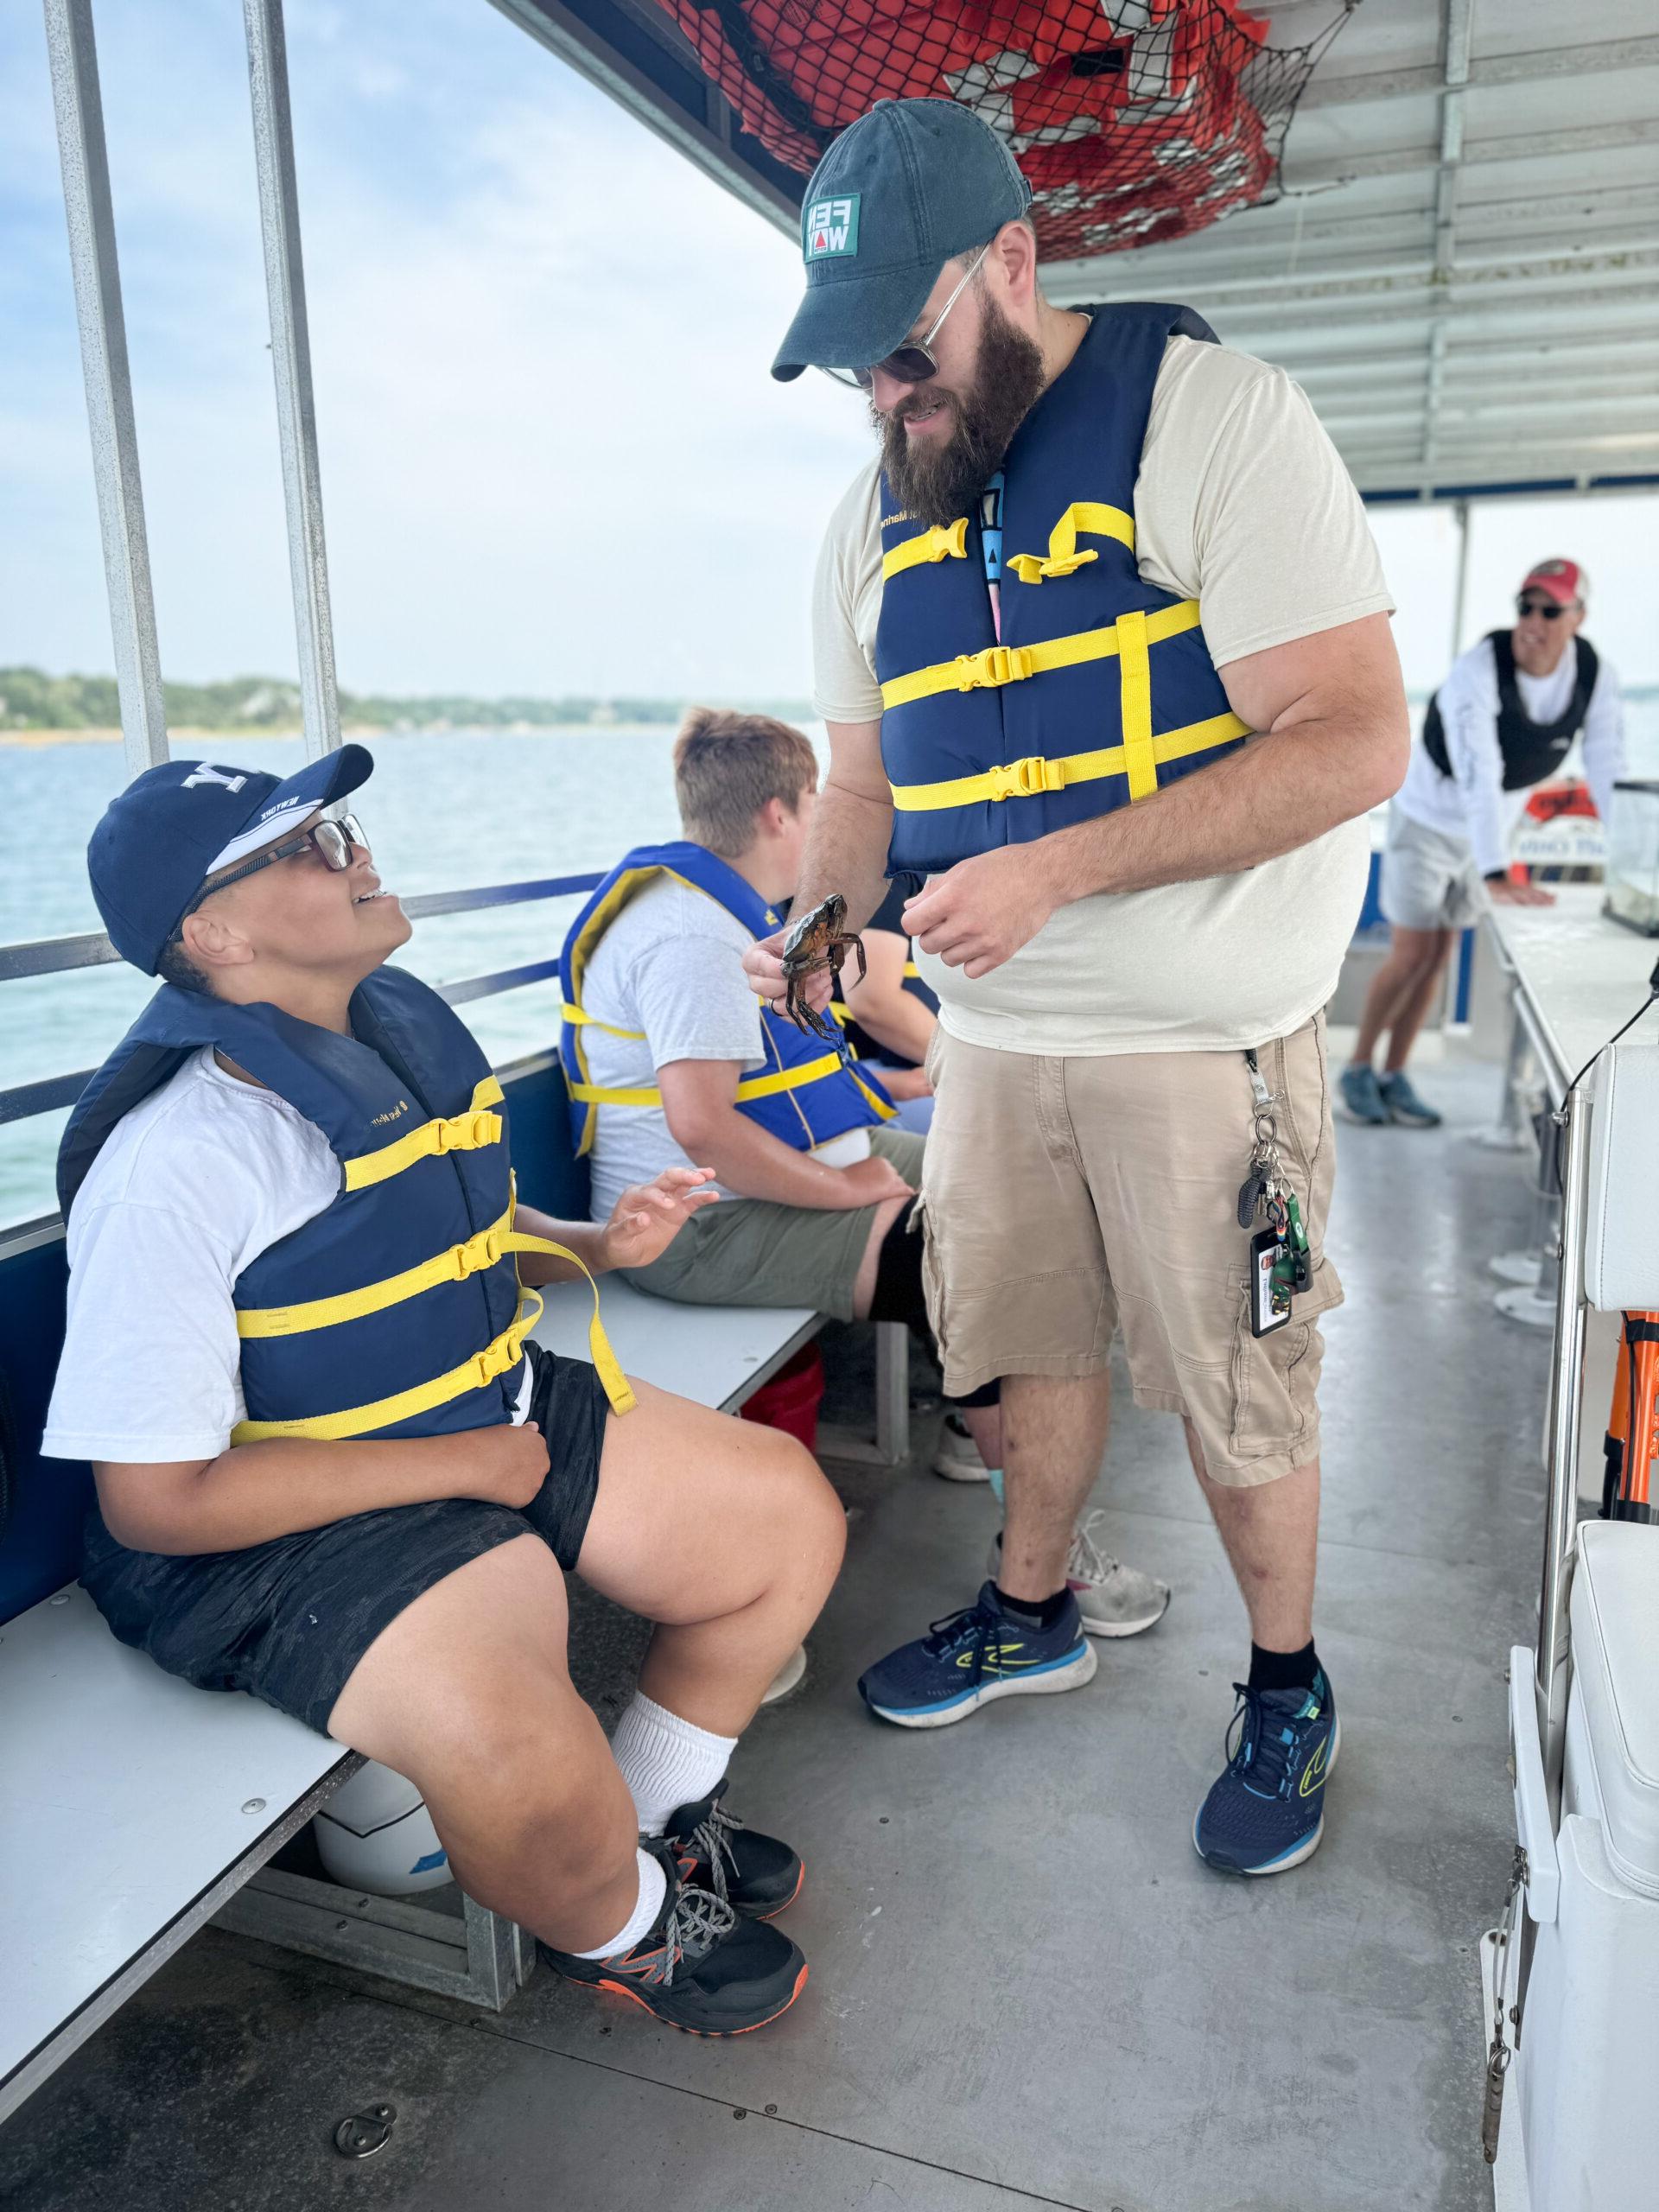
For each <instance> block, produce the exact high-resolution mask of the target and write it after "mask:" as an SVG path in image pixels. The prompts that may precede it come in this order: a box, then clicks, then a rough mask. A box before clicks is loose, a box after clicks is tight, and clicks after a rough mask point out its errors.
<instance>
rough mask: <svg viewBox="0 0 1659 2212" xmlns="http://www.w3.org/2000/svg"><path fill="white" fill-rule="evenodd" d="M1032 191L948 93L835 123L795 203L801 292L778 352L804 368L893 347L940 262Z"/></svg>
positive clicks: (1008, 217) (979, 241)
mask: <svg viewBox="0 0 1659 2212" xmlns="http://www.w3.org/2000/svg"><path fill="white" fill-rule="evenodd" d="M1030 205H1031V187H1030V186H1029V185H1028V184H1027V182H1026V180H1025V178H1024V177H1023V176H1022V175H1020V168H1019V165H1018V164H1017V162H1015V161H1014V156H1013V155H1012V154H1011V153H1010V152H1009V151H1008V149H1007V144H1006V143H1005V142H1004V141H1003V140H1002V139H1001V138H999V137H997V135H996V133H995V130H992V129H991V127H990V125H989V124H986V123H982V121H981V120H980V118H979V117H978V116H976V114H974V113H973V111H971V109H969V108H965V107H961V106H959V105H957V102H956V101H955V100H947V99H933V100H880V101H878V102H877V104H876V105H875V106H874V107H873V108H872V109H871V110H870V111H869V113H868V115H863V116H861V117H860V118H859V119H858V121H857V122H856V123H855V124H850V125H849V127H848V129H847V130H843V131H842V134H841V136H840V137H839V138H837V139H836V142H835V143H834V145H833V146H831V147H830V149H829V152H828V153H827V154H825V155H824V156H823V160H822V161H821V162H819V163H818V165H817V168H815V169H814V170H813V172H812V175H811V176H810V178H809V180H808V181H807V187H806V198H805V200H804V202H803V203H802V207H801V253H802V256H803V257H804V261H805V263H806V297H805V298H804V300H803V301H802V302H801V304H800V306H799V308H798V309H797V310H796V315H795V320H794V321H793V322H791V324H790V326H789V334H788V336H787V337H786V338H785V340H784V342H783V344H782V346H779V349H778V358H777V359H776V360H775V361H774V362H773V363H772V374H773V376H775V377H776V378H779V381H780V382H782V381H785V380H787V379H788V378H791V377H798V376H799V374H800V373H801V371H802V370H803V369H806V368H826V369H867V368H868V367H870V366H871V365H872V364H873V363H874V362H876V361H879V360H880V359H883V358H884V357H885V356H886V355H887V354H888V353H892V352H893V348H894V347H895V346H902V345H903V344H904V342H905V340H906V338H907V337H908V336H909V335H910V330H911V326H912V324H913V323H914V321H915V320H916V318H917V316H918V315H919V314H920V313H921V311H922V309H923V308H924V307H925V305H926V303H927V296H928V294H929V293H930V292H931V290H932V289H933V287H934V285H935V284H936V283H938V278H939V271H940V270H942V269H943V268H944V264H945V263H946V262H947V261H949V260H950V259H951V257H953V256H954V255H956V254H959V253H969V252H971V251H973V249H974V248H975V247H976V246H981V245H984V244H985V243H986V241H987V240H988V238H995V235H996V233H997V232H998V231H1000V230H1001V227H1002V226H1003V224H1004V223H1011V222H1013V221H1014V220H1015V219H1016V218H1017V217H1019V216H1020V215H1023V214H1024V213H1025V212H1026V210H1027V207H1029V206H1030Z"/></svg>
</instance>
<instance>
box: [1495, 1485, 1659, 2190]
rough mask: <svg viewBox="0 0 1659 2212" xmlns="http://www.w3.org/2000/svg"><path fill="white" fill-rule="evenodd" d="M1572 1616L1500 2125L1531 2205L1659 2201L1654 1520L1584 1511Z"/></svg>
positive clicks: (1658, 1584)
mask: <svg viewBox="0 0 1659 2212" xmlns="http://www.w3.org/2000/svg"><path fill="white" fill-rule="evenodd" d="M1571 1611H1572V1631H1573V1688H1572V1693H1571V1695H1570V1697H1569V1699H1568V1702H1567V1759H1566V1768H1565V1773H1564V1777H1563V1783H1562V1796H1561V1822H1560V1830H1559V1833H1558V1834H1557V1836H1556V1838H1555V1840H1554V1852H1553V1853H1551V1852H1550V1850H1549V1847H1548V1840H1547V1839H1544V1840H1541V1847H1539V1843H1540V1840H1539V1839H1537V1838H1536V1836H1535V1835H1534V1837H1533V1838H1531V1839H1529V1836H1528V1835H1527V1834H1524V1833H1523V1834H1522V1841H1523V1842H1524V1843H1528V1845H1529V1855H1535V1857H1536V1858H1537V1859H1538V1860H1539V1862H1540V1864H1539V1866H1538V1872H1539V1873H1540V1874H1541V1877H1542V1879H1541V1881H1540V1882H1539V1883H1538V1884H1537V1885H1536V1888H1537V1895H1536V1896H1533V1895H1532V1894H1531V1893H1530V1892H1529V1910H1530V1911H1531V1913H1532V1916H1533V1917H1534V1919H1535V1922H1536V1923H1537V1924H1536V1925H1535V1929H1534V1930H1533V1936H1534V1950H1533V1957H1532V1971H1531V1974H1530V1976H1529V1980H1528V1985H1527V1993H1526V2005H1525V2009H1524V2012H1523V2013H1522V2024H1521V2037H1520V2048H1519V2050H1517V2052H1516V2058H1515V2063H1514V2065H1513V2067H1512V2069H1511V2071H1510V2081H1509V2088H1508V2094H1507V2096H1506V2098H1505V2103H1506V2106H1509V2107H1511V2108H1510V2109H1509V2110H1507V2111H1506V2113H1505V2115H1504V2126H1505V2127H1506V2128H1507V2127H1509V2126H1513V2125H1514V2124H1515V2122H1516V2120H1519V2122H1520V2126H1521V2130H1522V2140H1523V2144H1524V2148H1525V2153H1526V2158H1525V2164H1526V2177H1527V2186H1528V2191H1529V2196H1530V2198H1531V2202H1532V2207H1533V2212H1659V2086H1656V2085H1659V1528H1644V1527H1638V1526H1636V1525H1633V1524H1630V1523H1627V1522H1587V1523H1586V1525H1585V1526H1584V1527H1583V1528H1582V1529H1580V1532H1579V1558H1578V1566H1577V1571H1576V1573H1575V1574H1574V1577H1573V1596H1572V1605H1571ZM1520 1764H1521V1761H1520V1759H1519V1758H1517V1767H1519V1765H1520ZM1519 1802H1520V1796H1519V1793H1517V1803H1518V1804H1519ZM1522 1824H1523V1827H1526V1826H1529V1825H1531V1823H1529V1822H1528V1821H1526V1820H1525V1819H1524V1818H1523V1823H1522ZM1552 1876H1553V1878H1552Z"/></svg>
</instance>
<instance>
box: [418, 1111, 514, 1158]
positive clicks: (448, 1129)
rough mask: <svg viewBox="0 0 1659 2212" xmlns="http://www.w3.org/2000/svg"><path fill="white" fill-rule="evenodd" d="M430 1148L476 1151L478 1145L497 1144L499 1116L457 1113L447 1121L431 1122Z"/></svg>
mask: <svg viewBox="0 0 1659 2212" xmlns="http://www.w3.org/2000/svg"><path fill="white" fill-rule="evenodd" d="M432 1140H433V1141H432V1149H433V1151H434V1152H435V1153H439V1154H442V1153H446V1152H476V1151H478V1150H479V1148H480V1146H483V1145H486V1144H499V1143H500V1141H501V1116H499V1114H457V1115H455V1116H454V1118H453V1119H452V1120H450V1121H448V1122H434V1123H433V1124H432Z"/></svg>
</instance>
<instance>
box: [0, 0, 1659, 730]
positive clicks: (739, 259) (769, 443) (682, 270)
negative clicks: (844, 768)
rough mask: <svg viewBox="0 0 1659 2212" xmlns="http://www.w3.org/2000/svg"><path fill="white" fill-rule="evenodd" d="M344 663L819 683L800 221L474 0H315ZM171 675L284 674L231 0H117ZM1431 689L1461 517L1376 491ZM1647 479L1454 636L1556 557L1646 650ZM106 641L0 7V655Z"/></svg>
mask: <svg viewBox="0 0 1659 2212" xmlns="http://www.w3.org/2000/svg"><path fill="white" fill-rule="evenodd" d="M287 16H288V41H289V73H290V79H291V86H292V93H293V102H294V111H295V134H296V158H297V167H298V174H299V181H300V202H301V214H302V228H303V238H304V247H305V256H306V275H307V284H308V305H309V314H310V326H311V339H312V354H313V365H314V372H315V391H316V404H317V418H318V435H319V442H320V445H321V471H322V487H323V503H324V512H325V516H326V521H327V539H328V554H329V564H330V571H331V582H332V586H333V599H334V626H335V640H336V649H337V658H338V664H339V668H340V681H341V683H343V684H344V685H345V686H346V687H347V688H348V689H350V690H359V691H383V692H392V693H405V694H411V693H423V692H446V691H459V692H468V693H474V694H478V695H483V696H491V695H499V694H506V693H530V694H537V695H547V696H557V695H559V694H563V693H598V694H601V695H608V694H613V693H617V692H623V693H627V694H630V695H632V696H658V695H659V696H670V697H685V696H705V697H711V698H728V699H730V698H766V697H777V698H802V697H804V696H806V695H807V694H808V692H809V691H810V664H809V649H808V601H809V592H810V578H811V570H812V564H813V561H814V557H815V556H816V552H817V545H818V542H819V539H820V537H821V536H822V533H823V526H824V524H825V522H826V520H827V518H828V516H829V511H830V509H831V507H832V506H833V505H834V504H835V501H836V499H837V498H838V497H839V495H840V493H841V492H842V489H843V488H844V487H845V486H846V484H847V483H848V481H849V480H850V478H851V477H852V476H853V475H854V474H855V472H856V471H857V469H858V468H859V467H860V466H861V463H862V462H863V461H865V460H866V459H867V458H868V454H869V453H870V451H871V450H872V440H871V432H870V429H869V427H868V420H867V418H866V416H865V414H864V411H863V410H862V408H861V404H860V402H859V400H858V399H857V397H855V395H851V394H849V393H848V392H847V391H843V390H842V388H841V387H839V386H836V385H832V384H830V383H829V381H828V380H826V379H824V378H818V377H815V376H810V375H809V376H807V377H804V378H801V379H800V380H799V381H798V383H796V384H794V385H774V384H773V383H772V379H771V378H770V377H769V376H768V374H767V365H768V363H769V361H770V359H771V357H772V352H773V350H774V348H775V346H776V344H777V341H778V340H779V337H780V336H781V334H782V332H783V330H784V328H785V326H786V324H787V321H788V319H789V316H790V314H791V311H792V308H793V305H794V302H795V300H796V298H797V296H798V291H799V285H800V270H799V263H798V258H797V254H796V250H795V248H794V245H793V243H792V241H791V240H790V239H789V238H785V237H783V236H781V235H780V234H779V232H776V231H775V230H773V229H772V228H771V227H769V226H767V225H766V224H765V223H764V222H763V221H762V220H761V219H760V218H758V217H757V216H755V215H754V214H753V213H750V212H749V211H747V209H745V208H743V207H740V206H739V205H738V204H737V203H736V202H735V201H734V200H731V199H730V198H728V195H727V194H724V193H723V192H721V190H720V189H719V188H717V187H716V186H715V185H714V184H713V183H711V182H709V181H708V180H706V179H705V178H703V177H702V175H700V174H699V173H698V172H696V170H694V169H693V168H690V166H689V165H688V164H687V163H685V162H683V160H681V159H680V158H679V157H678V156H676V155H674V154H672V153H671V152H670V150H669V149H667V148H666V147H664V145H662V144H661V143H659V142H658V140H657V139H655V138H654V137H652V136H651V135H650V133H648V132H647V131H646V130H644V128H643V127H642V126H641V125H639V124H637V123H636V122H634V121H633V120H632V118H629V117H627V116H626V115H625V114H624V113H623V112H622V111H620V110H619V109H617V108H615V107H614V106H613V105H611V103H610V102H609V101H607V99H605V98H604V97H603V96H602V95H601V93H599V92H596V91H595V90H594V89H593V88H592V87H590V86H588V85H587V84H586V83H585V82H584V81H583V80H582V79H581V78H579V77H577V76H576V75H575V73H572V72H571V71H570V70H569V69H568V68H567V67H564V66H563V64H561V63H560V62H559V61H557V60H556V59H555V58H554V57H553V56H552V55H550V54H548V53H547V52H546V51H545V50H544V49H543V48H540V47H538V46H537V45H535V44H534V43H533V42H532V41H531V40H529V39H528V38H527V37H526V36H525V35H524V33H523V32H521V31H519V30H517V29H515V28H514V27H513V26H512V24H510V23H509V22H507V21H506V19H505V17H504V16H501V15H499V13H498V12H497V11H496V10H495V9H493V8H492V7H490V6H488V5H486V0H289V6H288V11H287ZM97 22H98V33H99V60H100V71H101V76H102V82H103V93H104V103H105V119H106V125H107V130H108V136H109V142H110V162H111V178H112V185H113V192H114V200H115V210H116V224H117V232H118V241H119V246H120V252H121V264H122V277H123V283H124V297H125V311H126V320H127V329H128V341H129V347H130V356H131V364H132V375H133V385H134V401H135V410H136V415H137V426H138V439H139V450H140V456H141V461H142V467H143V483H144V499H145V505H146V510H147V517H148V522H149V540H150V550H151V561H152V566H153V570H154V579H155V589H156V612H157V626H158V630H159V633H160V641H161V652H162V668H163V672H164V673H165V674H167V675H168V676H170V677H177V678H180V679H181V680H185V681H196V682H200V681H207V680H210V679H214V678H219V677H229V676H233V675H239V674H247V673H254V672H257V673H262V674H277V675H281V674H283V673H289V672H291V671H292V669H293V666H294V643H293V627H292V616H291V612H290V601H289V588H288V569H287V552H286V539H285V535H284V527H283V507H282V486H281V476H280V471H279V463H278V456H277V441H276V416H275V408H274V404H273V399H272V391H271V379H270V354H269V350H268V336H269V333H268V327H267V323H266V308H265V296H264V273H263V267H262V263H261V259H260V251H259V238H258V228H257V202H256V196H255V184H254V174H253V155H252V137H251V125H250V121H249V112H248V99H247V77H246V61H245V52H244V48H243V43H242V20H241V10H240V9H239V8H238V7H236V6H235V5H234V0H99V5H98V10H97ZM1375 523H1376V532H1377V537H1378V541H1379V543H1380V544H1381V546H1382V548H1383V558H1384V563H1385V565H1386V567H1387V569H1388V571H1389V580H1390V582H1391V585H1392V587H1393V588H1394V591H1395V596H1396V598H1397V599H1398V600H1399V601H1400V607H1401V611H1400V615H1399V618H1398V622H1397V634H1398V637H1399V639H1400V644H1401V649H1402V659H1403V661H1404V663H1405V668H1406V675H1407V681H1408V684H1409V685H1410V686H1411V687H1412V688H1413V689H1415V690H1426V689H1427V688H1428V687H1430V686H1431V685H1432V684H1433V683H1434V682H1435V681H1436V679H1437V678H1438V677H1440V675H1441V674H1442V673H1443V672H1444V668H1445V665H1446V661H1447V660H1448V658H1450V652H1451V647H1452V638H1451V626H1452V595H1453V594H1452V585H1453V577H1454V575H1455V564H1456V556H1455V547H1454V543H1453V525H1452V519H1451V517H1450V516H1449V515H1448V514H1446V513H1445V512H1439V511H1430V512H1412V513H1402V512H1400V511H1398V510H1394V511H1377V512H1376V515H1375ZM1656 527H1659V499H1649V498H1646V497H1640V498H1630V499H1607V500H1598V501H1593V502H1591V501H1580V500H1568V501H1549V502H1544V501H1538V502H1528V503H1524V504H1522V503H1516V502H1504V503H1503V505H1497V506H1492V507H1488V508H1484V509H1477V510H1476V520H1475V524H1474V528H1473V536H1472V538H1471V561H1470V575H1469V588H1468V598H1467V607H1466V612H1465V624H1464V635H1463V639H1462V640H1461V642H1463V643H1465V644H1466V643H1468V642H1469V641H1470V640H1471V639H1473V638H1474V637H1477V636H1478V635H1479V634H1480V633H1481V632H1483V631H1484V630H1486V629H1488V628H1491V627H1494V626H1497V625H1498V624H1499V623H1501V622H1503V621H1504V620H1506V619H1508V610H1509V608H1510V604H1511V601H1512V597H1513V593H1514V589H1515V586H1516V583H1517V582H1518V581H1519V579H1520V575H1521V573H1522V570H1523V569H1524V567H1525V566H1526V564H1527V563H1529V561H1531V560H1532V559H1535V558H1537V557H1541V556H1544V555H1547V554H1552V553H1565V554H1567V555H1569V556H1572V557H1574V558H1576V559H1579V560H1580V561H1582V562H1583V563H1585V564H1586V566H1587V568H1588V569H1589V570H1590V572H1591V575H1592V582H1593V584H1594V586H1595V595H1594V599H1593V601H1592V632H1593V634H1594V635H1595V637H1596V639H1597V641H1598V643H1599V644H1600V645H1602V647H1603V648H1604V650H1605V651H1606V652H1608V653H1609V654H1610V655H1611V657H1612V658H1613V659H1614V660H1615V662H1616V663H1617V664H1618V666H1619V667H1620V669H1621V671H1622V672H1623V673H1624V677H1625V678H1626V680H1627V682H1655V681H1659V626H1656V625H1655V624H1654V622H1653V620H1652V611H1651V602H1652V571H1651V566H1650V562H1651V553H1650V550H1649V549H1650V548H1651V546H1652V544H1653V543H1654V540H1655V536H1656ZM16 661H24V662H30V663H34V664H38V665H40V666H42V667H45V668H47V669H48V670H50V671H54V672H61V671H70V670H75V671H86V672H91V671H107V670H108V669H109V668H110V667H111V664H112V657H111V646H110V638H109V625H108V615H107V609H106V604H105V595H104V584H103V573H102V563H101V557H100V554H99V537H98V519H97V510H96V505H95V501H94V496H93V489H92V471H91V463H90V457H89V451H88V446H87V438H86V419H85V414H84V406H83V396H82V385H81V375H80V362H79V346H78V341H77V339H76V334H75V323H74V309H73V296H72V292H71V287H70V278H69V268H68V254H67V244H66V239H65V233H64V225H63V214H62V203H61V198H60V183H59V175H58V165H57V153H56V144H55V139H54V133H53V129H52V116H51V98H50V86H49V82H48V75H47V68H46V57H45V41H44V35H43V32H42V29H41V11H40V10H39V8H38V6H33V5H17V6H15V7H11V8H7V9H3V10H0V664H4V663H8V662H16Z"/></svg>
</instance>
